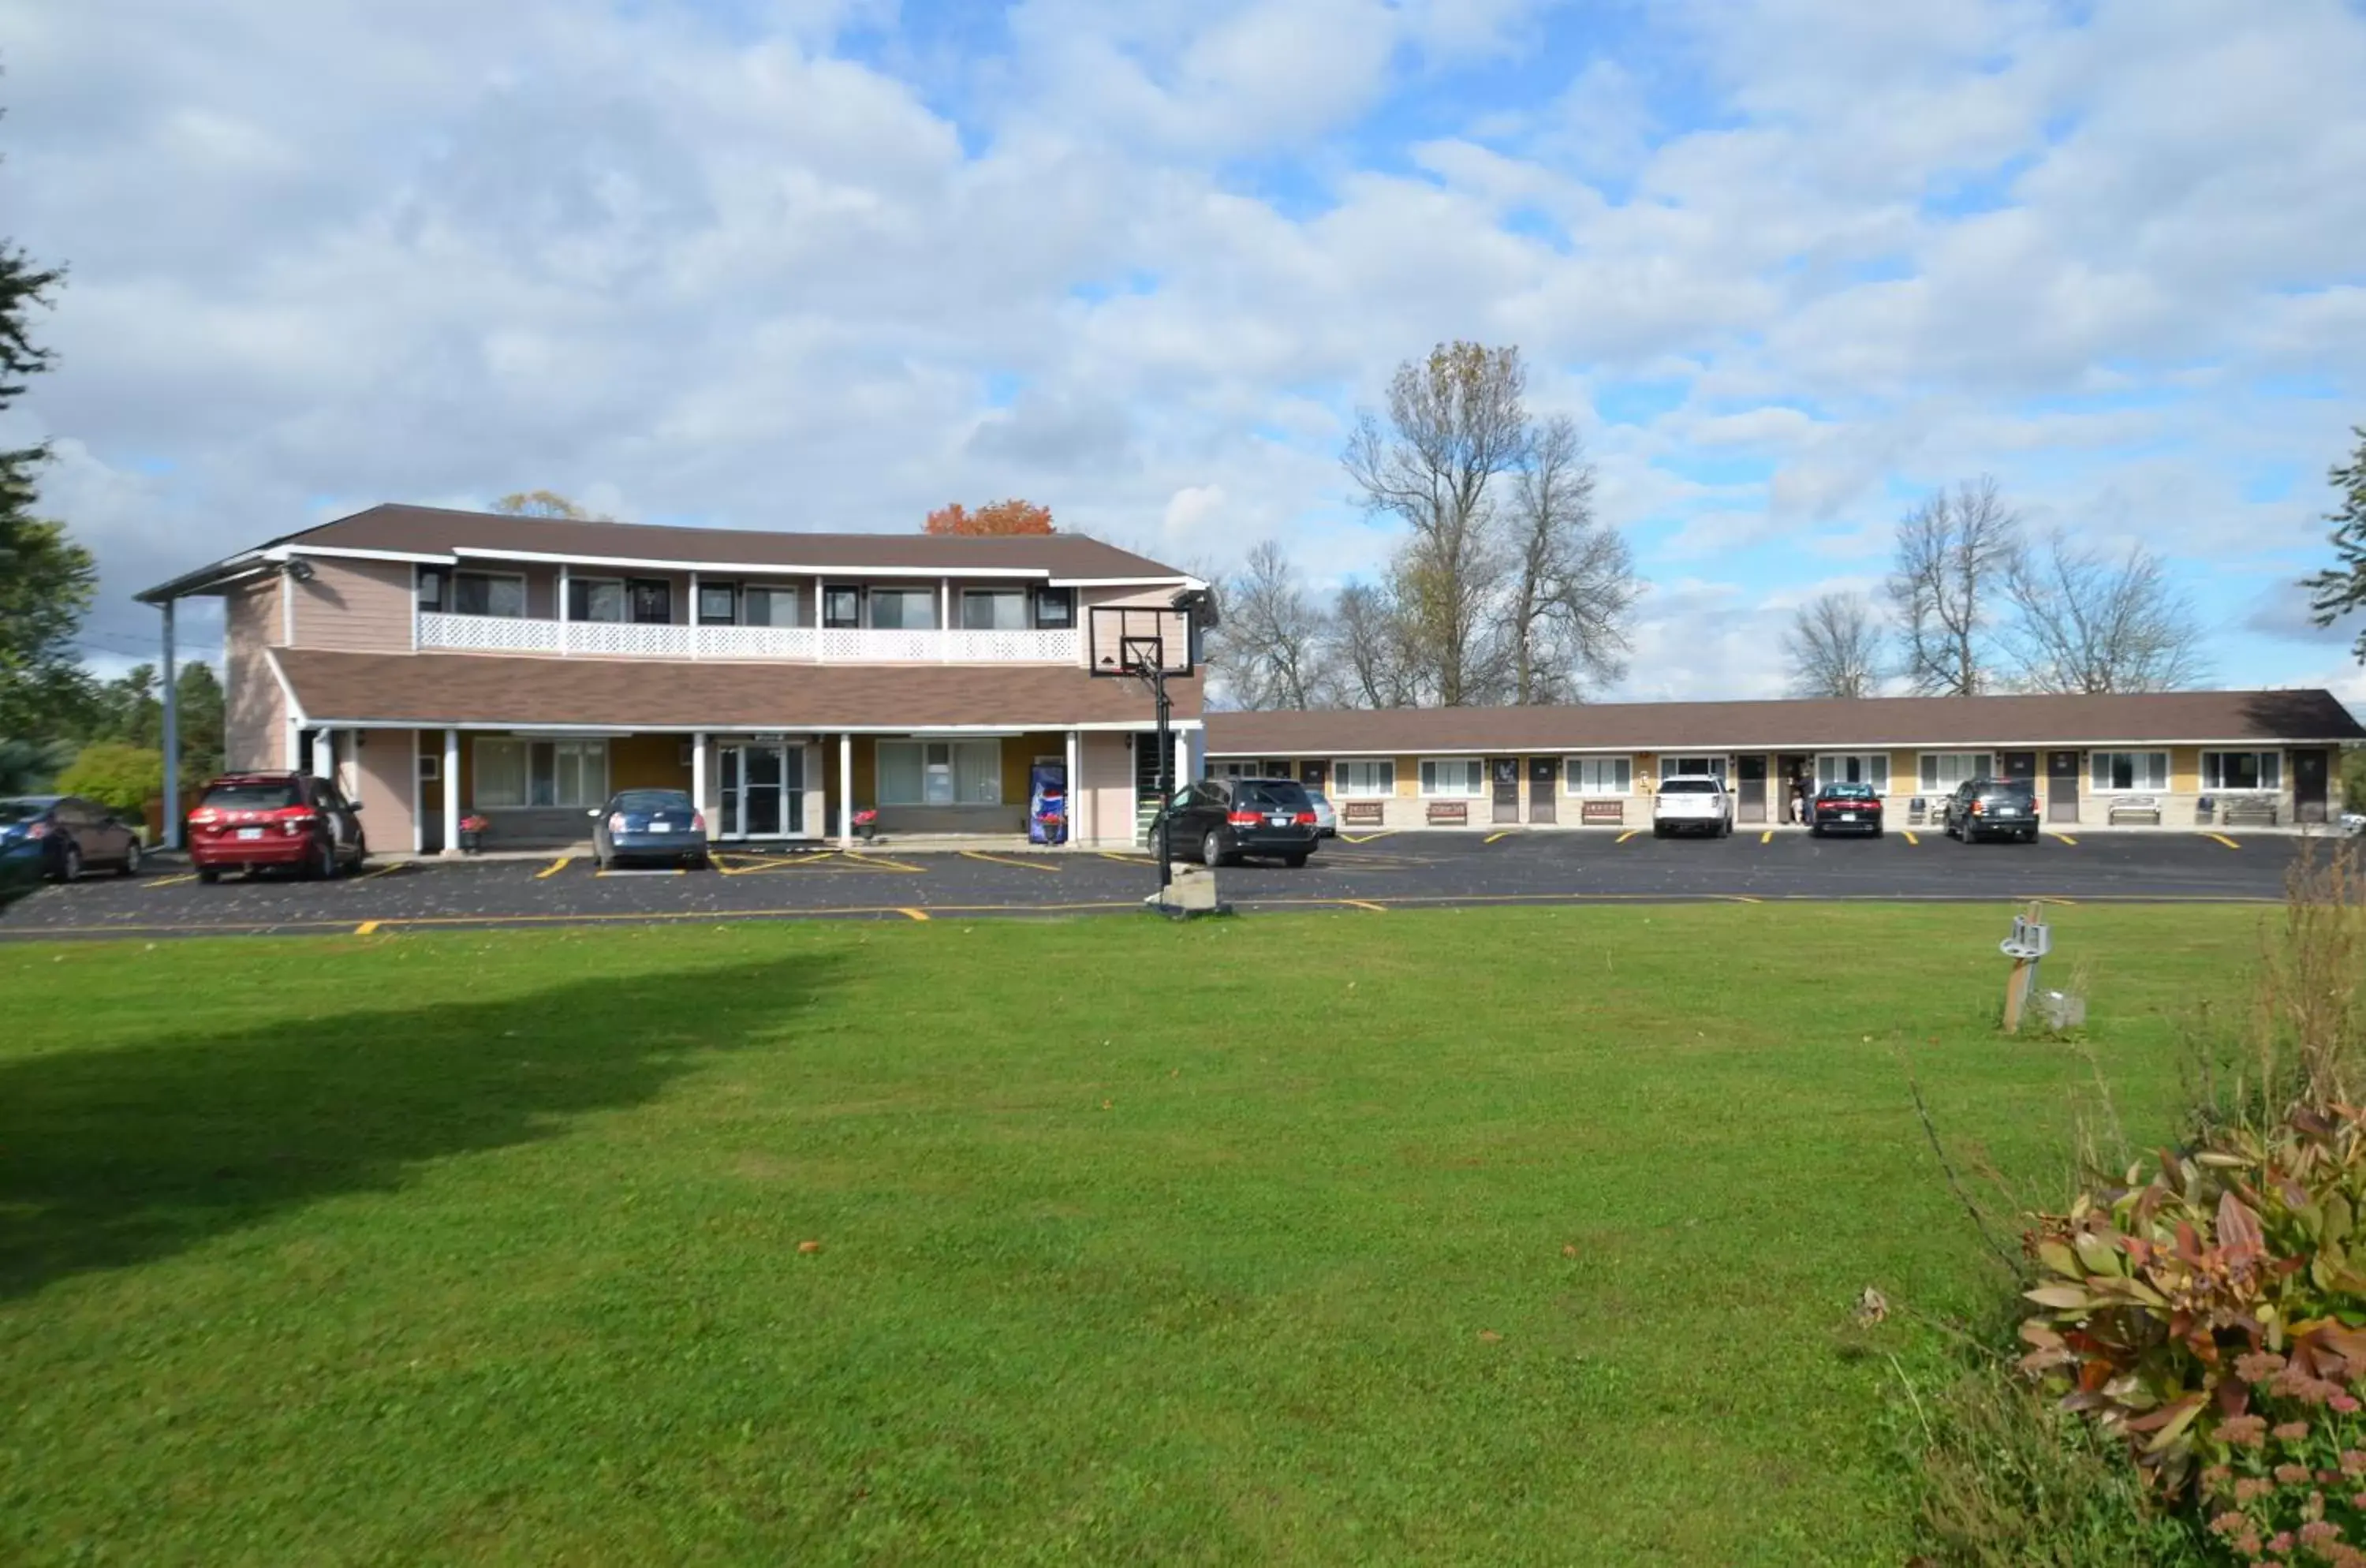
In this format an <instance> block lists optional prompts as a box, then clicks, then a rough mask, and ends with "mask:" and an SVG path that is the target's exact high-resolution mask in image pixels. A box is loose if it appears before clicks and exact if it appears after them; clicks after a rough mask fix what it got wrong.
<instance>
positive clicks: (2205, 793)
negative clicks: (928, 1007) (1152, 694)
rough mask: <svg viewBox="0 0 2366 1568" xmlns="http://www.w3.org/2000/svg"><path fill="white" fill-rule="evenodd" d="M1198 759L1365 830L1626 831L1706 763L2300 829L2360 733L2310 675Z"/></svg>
mask: <svg viewBox="0 0 2366 1568" xmlns="http://www.w3.org/2000/svg"><path fill="white" fill-rule="evenodd" d="M1206 722H1207V735H1206V767H1207V770H1208V771H1209V772H1210V773H1212V774H1216V775H1218V776H1226V775H1260V776H1274V775H1287V776H1289V777H1291V778H1296V779H1300V780H1301V781H1303V782H1305V783H1307V784H1317V785H1320V786H1322V787H1323V788H1324V789H1325V790H1326V791H1327V792H1328V793H1329V795H1330V796H1331V798H1332V800H1333V802H1334V804H1335V806H1336V807H1338V808H1339V811H1340V814H1341V817H1342V819H1343V821H1345V822H1346V823H1349V824H1357V825H1362V826H1367V827H1385V828H1391V829H1393V828H1420V827H1437V826H1460V825H1467V826H1470V827H1481V826H1488V827H1495V826H1510V825H1515V824H1517V825H1522V826H1527V825H1549V826H1554V827H1582V826H1594V827H1635V826H1640V825H1643V824H1647V823H1648V822H1649V821H1650V819H1651V794H1652V792H1653V790H1654V789H1655V788H1656V787H1657V784H1658V783H1659V781H1660V780H1662V779H1664V778H1670V777H1673V776H1676V775H1679V774H1698V773H1715V774H1717V775H1718V776H1720V777H1722V778H1724V779H1725V780H1726V781H1727V782H1728V784H1729V785H1730V787H1731V789H1732V791H1733V795H1734V804H1735V814H1736V818H1737V819H1738V820H1740V821H1741V822H1745V823H1749V822H1764V823H1775V822H1780V821H1784V820H1786V819H1787V818H1788V815H1789V809H1788V808H1789V805H1790V802H1791V800H1792V798H1793V795H1794V793H1795V791H1797V790H1802V789H1805V790H1812V789H1813V788H1814V787H1815V786H1816V785H1817V784H1820V783H1827V782H1834V781H1845V782H1849V783H1858V784H1870V785H1872V786H1873V787H1874V788H1875V789H1876V790H1877V791H1879V792H1880V793H1881V794H1882V795H1884V796H1885V797H1887V799H1888V800H1889V802H1890V803H1891V809H1892V811H1893V814H1894V816H1893V819H1894V820H1898V821H1900V822H1911V821H1913V820H1916V819H1918V818H1919V819H1923V820H1931V819H1934V818H1935V817H1936V814H1937V809H1938V803H1939V801H1940V800H1941V799H1942V798H1943V797H1944V796H1945V795H1949V794H1952V793H1953V792H1954V791H1955V787H1956V786H1957V785H1958V784H1961V783H1963V782H1964V781H1965V780H1966V779H1970V778H1975V777H1979V776H1982V775H1990V776H1998V777H2011V778H2018V779H2025V780H2028V781H2030V782H2031V783H2032V784H2034V787H2035V788H2036V791H2037V793H2038V795H2039V799H2040V802H2041V807H2042V811H2043V814H2044V818H2045V821H2046V822H2048V823H2049V824H2055V825H2061V826H2068V825H2073V824H2090V825H2094V824H2102V825H2115V826H2124V825H2141V826H2158V827H2162V828H2173V827H2185V828H2188V829H2191V828H2192V827H2194V826H2197V825H2204V824H2211V823H2227V822H2245V823H2262V822H2272V823H2276V824H2302V825H2305V824H2310V823H2317V822H2325V821H2327V820H2328V819H2329V818H2332V817H2334V816H2337V815H2338V784H2337V783H2336V780H2337V776H2338V772H2339V761H2338V753H2339V751H2340V750H2341V749H2342V748H2344V747H2349V746H2356V745H2360V744H2361V743H2366V728H2360V725H2359V722H2358V720H2357V719H2356V717H2354V716H2352V715H2351V714H2350V713H2349V710H2348V709H2347V708H2345V707H2344V706H2343V705H2341V703H2340V702H2339V701H2338V700H2337V699H2336V698H2335V697H2334V695H2333V694H2331V693H2330V692H2327V691H2324V690H2322V689H2293V690H2281V691H2249V692H2161V693H2142V694H2101V695H2012V696H1978V697H1873V698H1862V699H1807V700H1797V701H1767V702H1698V703H1603V704H1588V705H1575V706H1560V707H1492V708H1418V709H1414V708H1400V709H1385V710H1326V711H1321V712H1256V713H1241V712H1211V713H1210V714H1208V715H1207V720H1206Z"/></svg>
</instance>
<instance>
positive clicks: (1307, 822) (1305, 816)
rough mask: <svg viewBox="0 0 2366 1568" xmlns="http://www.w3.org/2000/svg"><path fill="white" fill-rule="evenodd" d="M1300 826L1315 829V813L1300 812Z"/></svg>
mask: <svg viewBox="0 0 2366 1568" xmlns="http://www.w3.org/2000/svg"><path fill="white" fill-rule="evenodd" d="M1298 825H1299V826H1300V827H1301V828H1312V827H1313V826H1314V813H1313V812H1312V811H1301V812H1300V813H1299V814H1298Z"/></svg>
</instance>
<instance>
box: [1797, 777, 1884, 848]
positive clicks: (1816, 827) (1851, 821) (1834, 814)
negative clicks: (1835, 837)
mask: <svg viewBox="0 0 2366 1568" xmlns="http://www.w3.org/2000/svg"><path fill="white" fill-rule="evenodd" d="M1808 832H1810V833H1812V834H1814V835H1815V836H1816V837H1818V838H1822V837H1823V836H1824V835H1825V834H1826V833H1870V834H1872V835H1873V836H1874V837H1875V838H1876V839H1878V838H1879V837H1881V796H1880V795H1878V794H1876V792H1875V790H1874V787H1873V786H1872V785H1871V784H1825V785H1824V786H1823V787H1822V788H1820V789H1819V790H1817V791H1816V798H1815V799H1813V800H1811V801H1809V802H1808Z"/></svg>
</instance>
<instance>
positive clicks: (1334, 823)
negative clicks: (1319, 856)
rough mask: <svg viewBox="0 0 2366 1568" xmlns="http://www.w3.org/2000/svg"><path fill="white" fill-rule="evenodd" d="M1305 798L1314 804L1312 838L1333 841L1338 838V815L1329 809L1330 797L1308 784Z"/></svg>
mask: <svg viewBox="0 0 2366 1568" xmlns="http://www.w3.org/2000/svg"><path fill="white" fill-rule="evenodd" d="M1306 798H1307V799H1309V800H1311V801H1313V803H1314V836H1315V837H1316V838H1318V839H1335V838H1337V837H1338V836H1339V814H1338V813H1337V812H1335V811H1334V810H1332V809H1331V797H1330V796H1329V795H1325V794H1324V793H1323V792H1322V791H1321V790H1319V789H1316V788H1315V787H1314V786H1313V785H1312V784H1309V785H1308V786H1307V788H1306Z"/></svg>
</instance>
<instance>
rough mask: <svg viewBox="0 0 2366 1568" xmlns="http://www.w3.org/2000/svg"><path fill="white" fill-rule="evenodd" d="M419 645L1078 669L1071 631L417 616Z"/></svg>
mask: <svg viewBox="0 0 2366 1568" xmlns="http://www.w3.org/2000/svg"><path fill="white" fill-rule="evenodd" d="M419 646H420V647H421V648H423V649H449V650H456V651H461V652H467V653H553V654H560V655H572V654H584V655H588V656H591V657H604V658H625V659H718V660H731V659H736V660H781V661H784V662H790V663H804V664H810V663H824V664H940V663H952V664H1075V663H1078V662H1080V661H1081V660H1082V659H1083V649H1082V644H1081V643H1080V642H1079V640H1078V637H1077V633H1076V631H1075V630H1074V629H1073V628H1071V629H1067V630H1055V631H1038V630H1033V629H1029V630H1023V631H996V632H976V631H934V630H929V631H890V630H885V629H883V628H880V627H875V626H829V627H825V628H821V629H817V628H815V627H812V626H641V625H636V624H634V623H631V622H621V621H552V620H529V619H525V618H524V617H520V616H514V615H445V614H441V613H439V612H436V611H433V610H423V611H421V612H420V615H419Z"/></svg>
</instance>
